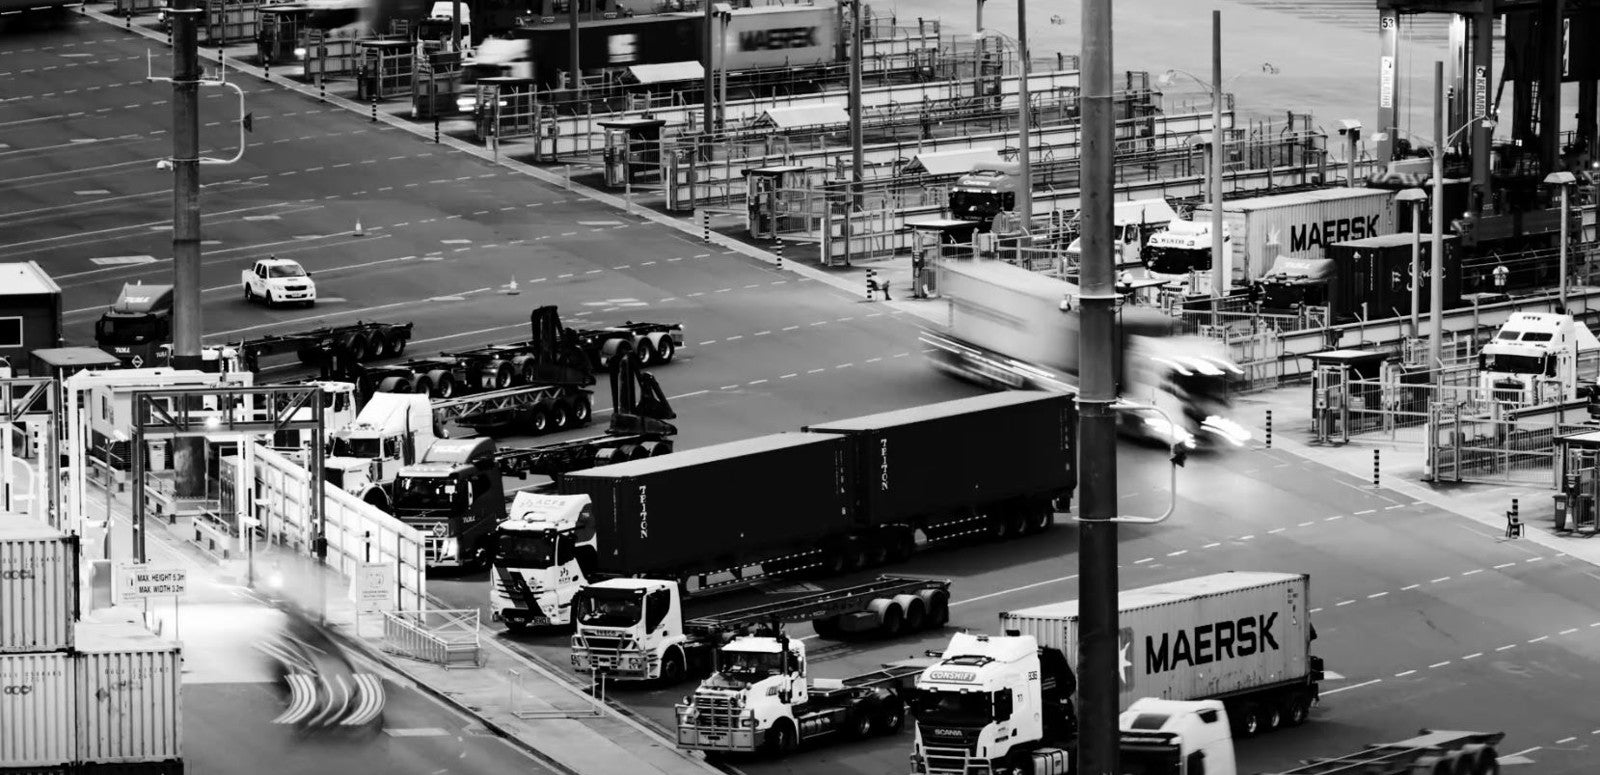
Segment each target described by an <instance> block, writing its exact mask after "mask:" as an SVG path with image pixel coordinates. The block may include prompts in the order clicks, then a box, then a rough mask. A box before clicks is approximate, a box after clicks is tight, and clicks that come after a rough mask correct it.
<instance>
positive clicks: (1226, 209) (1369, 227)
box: [1191, 188, 1397, 284]
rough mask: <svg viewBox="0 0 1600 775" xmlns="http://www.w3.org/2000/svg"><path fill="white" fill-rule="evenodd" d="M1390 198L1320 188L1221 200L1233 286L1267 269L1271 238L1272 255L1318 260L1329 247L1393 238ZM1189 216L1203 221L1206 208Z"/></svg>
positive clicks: (1370, 191) (1374, 191)
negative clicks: (1230, 247) (1230, 238)
mask: <svg viewBox="0 0 1600 775" xmlns="http://www.w3.org/2000/svg"><path fill="white" fill-rule="evenodd" d="M1394 194H1395V192H1393V191H1389V190H1385V189H1381V188H1324V189H1318V190H1315V191H1300V192H1296V193H1292V194H1276V195H1273V196H1260V197H1252V198H1249V199H1236V200H1234V201H1231V202H1224V203H1223V205H1222V222H1223V223H1224V224H1225V225H1226V226H1227V227H1228V233H1229V234H1231V235H1233V264H1232V269H1233V278H1234V281H1235V283H1236V284H1237V283H1240V282H1242V281H1244V280H1255V279H1257V278H1259V277H1261V275H1262V274H1263V273H1265V272H1266V271H1267V270H1268V269H1270V268H1271V266H1269V263H1268V260H1267V257H1266V249H1267V243H1268V242H1270V241H1273V240H1276V241H1277V243H1278V255H1281V256H1293V257H1295V258H1324V257H1325V256H1324V251H1326V250H1327V248H1328V246H1329V245H1332V244H1334V243H1338V242H1348V241H1350V240H1355V239H1366V238H1367V237H1375V236H1379V235H1383V234H1393V233H1394V232H1395V230H1396V228H1397V226H1396V221H1395V207H1394ZM1191 217H1192V218H1193V220H1195V221H1207V222H1209V221H1210V219H1211V206H1210V205H1201V206H1199V207H1196V208H1195V210H1194V215H1193V216H1191Z"/></svg>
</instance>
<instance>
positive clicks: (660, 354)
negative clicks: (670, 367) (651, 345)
mask: <svg viewBox="0 0 1600 775" xmlns="http://www.w3.org/2000/svg"><path fill="white" fill-rule="evenodd" d="M677 354H678V345H676V344H674V343H673V341H672V338H671V337H667V336H663V337H661V342H660V343H658V344H657V345H656V359H657V360H658V361H659V362H660V363H661V365H663V366H665V365H667V364H669V363H671V362H672V357H673V356H675V355H677Z"/></svg>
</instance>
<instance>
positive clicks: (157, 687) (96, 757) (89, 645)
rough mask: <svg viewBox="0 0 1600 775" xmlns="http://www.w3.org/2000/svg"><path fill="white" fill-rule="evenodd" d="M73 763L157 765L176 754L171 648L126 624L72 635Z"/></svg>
mask: <svg viewBox="0 0 1600 775" xmlns="http://www.w3.org/2000/svg"><path fill="white" fill-rule="evenodd" d="M75 661H76V663H77V664H76V665H75V667H76V679H77V720H78V745H77V759H78V761H81V762H85V763H99V764H113V763H122V764H125V763H134V762H160V761H169V760H175V759H178V758H180V756H181V754H182V750H183V724H182V704H181V695H180V682H181V681H182V678H183V656H182V653H181V652H180V650H179V647H178V644H177V643H175V642H173V641H170V640H167V639H165V638H161V637H159V636H157V635H155V634H154V633H152V632H150V631H149V630H147V629H145V628H144V627H143V626H141V625H139V624H134V623H130V622H116V621H108V622H84V623H83V624H82V625H81V626H80V627H79V628H78V653H77V655H76V660H75Z"/></svg>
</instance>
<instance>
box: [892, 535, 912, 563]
mask: <svg viewBox="0 0 1600 775" xmlns="http://www.w3.org/2000/svg"><path fill="white" fill-rule="evenodd" d="M916 551H917V537H916V535H914V534H913V533H912V532H911V531H909V530H896V531H893V532H892V533H891V537H890V539H889V562H905V561H906V560H908V559H911V555H913V554H915V553H916Z"/></svg>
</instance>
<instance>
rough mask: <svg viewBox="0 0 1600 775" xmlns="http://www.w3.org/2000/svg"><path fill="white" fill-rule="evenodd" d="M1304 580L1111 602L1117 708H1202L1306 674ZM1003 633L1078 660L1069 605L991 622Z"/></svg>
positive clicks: (1187, 587)
mask: <svg viewBox="0 0 1600 775" xmlns="http://www.w3.org/2000/svg"><path fill="white" fill-rule="evenodd" d="M1310 580H1311V579H1310V577H1309V576H1307V575H1305V574H1299V573H1266V572H1230V573H1217V574H1214V575H1210V576H1201V577H1199V578H1193V579H1187V580H1184V581H1174V582H1171V583H1167V584H1157V585H1154V586H1149V587H1143V588H1140V589H1130V590H1124V591H1123V592H1122V593H1121V594H1120V595H1118V597H1117V610H1118V611H1119V612H1120V614H1119V624H1120V625H1121V632H1120V633H1119V637H1118V639H1119V641H1120V642H1121V654H1122V692H1121V701H1122V705H1121V708H1122V710H1127V708H1128V705H1130V704H1131V703H1132V702H1133V701H1134V700H1136V699H1139V698H1140V697H1156V698H1159V699H1166V700H1202V699H1211V698H1221V697H1224V696H1226V695H1230V694H1234V693H1238V692H1247V691H1252V690H1255V689H1261V688H1266V687H1270V686H1274V685H1278V684H1282V683H1286V682H1289V681H1295V680H1299V679H1302V678H1304V677H1305V676H1306V674H1307V673H1308V672H1309V670H1310V666H1309V663H1310V660H1309V650H1310V647H1311V621H1310V615H1309V613H1308V612H1307V611H1308V609H1307V605H1308V600H1307V596H1308V594H1309V590H1310ZM1000 628H1001V630H1002V631H1006V630H1017V631H1020V632H1021V633H1022V634H1023V635H1032V636H1034V637H1035V638H1037V639H1038V641H1039V645H1041V646H1047V647H1050V648H1055V649H1059V650H1061V651H1062V652H1063V653H1064V654H1066V656H1067V658H1068V659H1069V660H1071V661H1073V662H1076V661H1077V659H1078V646H1079V634H1078V601H1076V600H1069V601H1067V602H1064V603H1051V604H1048V605H1042V606H1035V607H1033V608H1026V609H1023V610H1020V611H1006V612H1002V613H1001V614H1000Z"/></svg>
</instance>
